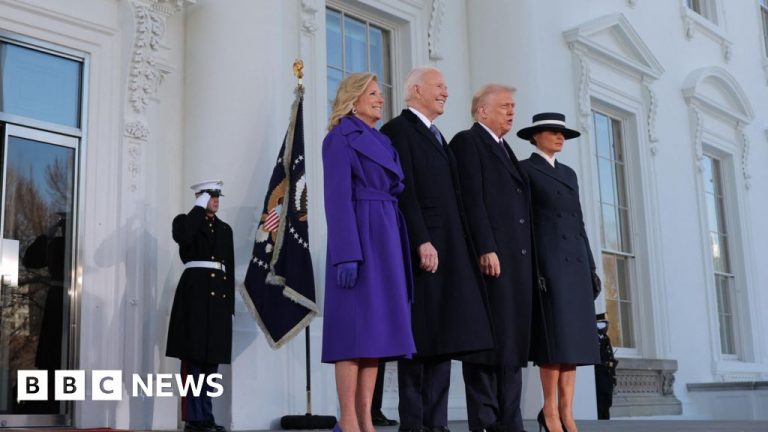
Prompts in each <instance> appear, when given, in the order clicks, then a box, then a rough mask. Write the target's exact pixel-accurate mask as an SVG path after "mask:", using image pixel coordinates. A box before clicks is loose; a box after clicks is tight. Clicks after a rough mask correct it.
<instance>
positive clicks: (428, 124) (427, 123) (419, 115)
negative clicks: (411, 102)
mask: <svg viewBox="0 0 768 432" xmlns="http://www.w3.org/2000/svg"><path fill="white" fill-rule="evenodd" d="M408 109H409V110H411V112H412V113H414V114H416V117H418V118H419V120H421V121H422V122H423V123H424V125H426V126H427V129H429V128H430V126H432V122H431V121H429V119H428V118H427V116H425V115H424V114H422V113H420V112H419V110H417V109H416V108H414V107H408Z"/></svg>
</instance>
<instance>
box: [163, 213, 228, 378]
mask: <svg viewBox="0 0 768 432" xmlns="http://www.w3.org/2000/svg"><path fill="white" fill-rule="evenodd" d="M173 239H174V240H175V241H176V243H178V244H179V256H180V257H181V261H182V262H184V263H187V262H189V261H215V262H220V263H222V264H223V265H224V267H225V269H226V271H221V270H216V269H211V268H188V269H185V270H184V273H182V275H181V279H180V280H179V284H178V286H177V287H176V294H175V296H174V298H173V308H172V309H171V320H170V322H169V324H168V343H167V347H166V352H165V354H166V355H167V356H169V357H176V358H179V359H181V360H187V361H194V362H197V363H207V364H220V363H225V364H226V363H230V361H231V356H232V314H233V313H234V308H235V301H234V299H235V296H234V291H235V252H234V245H233V240H232V228H230V226H229V225H227V224H226V223H225V222H223V221H222V220H221V219H219V218H218V217H216V216H214V217H212V218H206V215H205V209H203V208H202V207H200V206H195V207H193V208H192V210H190V212H189V213H187V214H180V215H178V216H176V218H174V219H173Z"/></svg>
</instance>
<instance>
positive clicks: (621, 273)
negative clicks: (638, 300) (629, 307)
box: [616, 257, 632, 302]
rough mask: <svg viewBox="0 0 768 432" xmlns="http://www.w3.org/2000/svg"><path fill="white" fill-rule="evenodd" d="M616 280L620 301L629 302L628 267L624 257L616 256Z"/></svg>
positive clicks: (630, 296) (630, 294)
mask: <svg viewBox="0 0 768 432" xmlns="http://www.w3.org/2000/svg"><path fill="white" fill-rule="evenodd" d="M616 280H617V281H618V285H619V286H618V289H619V298H621V300H622V301H627V302H631V301H632V293H631V292H630V291H629V269H628V268H627V259H626V258H624V257H617V258H616Z"/></svg>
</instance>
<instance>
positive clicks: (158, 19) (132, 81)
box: [128, 4, 165, 114]
mask: <svg viewBox="0 0 768 432" xmlns="http://www.w3.org/2000/svg"><path fill="white" fill-rule="evenodd" d="M134 13H135V18H136V38H135V41H134V49H133V56H132V58H131V69H130V71H129V72H128V75H129V78H128V80H129V83H128V90H129V92H128V94H129V96H128V97H129V101H130V103H131V107H132V108H133V111H134V112H135V113H136V114H142V113H144V110H146V109H147V105H148V104H149V99H150V98H151V97H153V96H154V95H155V94H156V93H157V89H158V87H159V86H160V83H161V82H162V80H163V74H164V73H163V71H162V70H160V68H159V67H158V66H157V61H156V60H155V53H157V51H158V50H159V49H160V41H161V40H162V37H163V33H164V32H165V18H164V17H162V16H161V15H160V14H158V13H156V12H153V11H152V10H151V9H150V8H148V7H146V6H143V5H141V4H136V5H135V12H134Z"/></svg>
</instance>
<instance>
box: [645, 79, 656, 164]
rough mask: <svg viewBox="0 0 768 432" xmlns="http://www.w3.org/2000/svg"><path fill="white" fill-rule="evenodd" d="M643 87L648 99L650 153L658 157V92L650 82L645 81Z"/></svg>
mask: <svg viewBox="0 0 768 432" xmlns="http://www.w3.org/2000/svg"><path fill="white" fill-rule="evenodd" d="M643 86H644V87H645V93H646V97H647V98H648V101H647V105H648V141H649V142H650V143H651V145H650V151H651V154H652V155H656V152H657V150H658V148H657V147H656V143H657V142H658V141H659V137H658V136H657V135H656V111H657V110H658V107H659V104H658V100H657V98H656V92H654V91H653V88H652V87H651V82H650V80H647V79H644V80H643Z"/></svg>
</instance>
